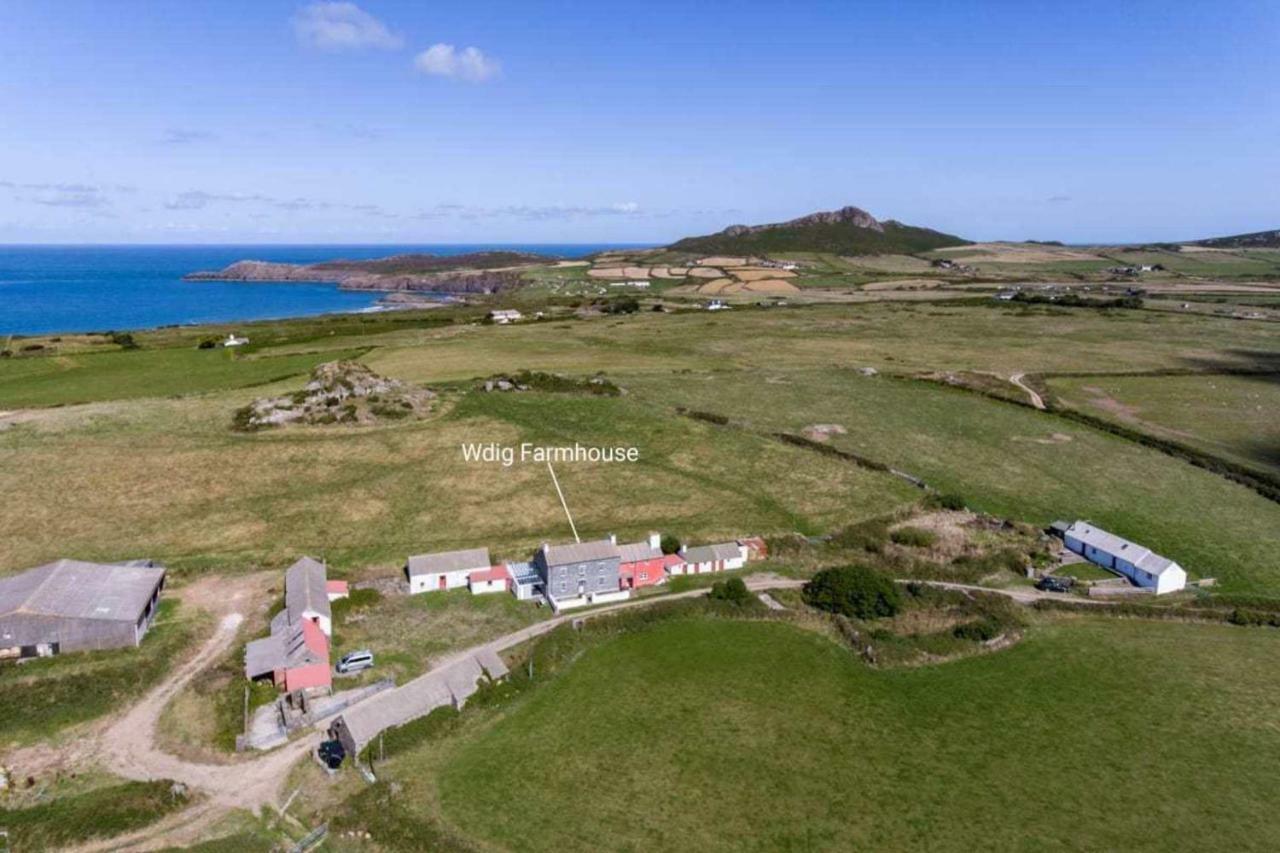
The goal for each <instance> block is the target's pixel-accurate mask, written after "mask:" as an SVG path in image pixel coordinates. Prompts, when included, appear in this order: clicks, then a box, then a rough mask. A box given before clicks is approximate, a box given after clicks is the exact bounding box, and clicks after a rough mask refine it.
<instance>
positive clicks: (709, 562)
mask: <svg viewBox="0 0 1280 853" xmlns="http://www.w3.org/2000/svg"><path fill="white" fill-rule="evenodd" d="M680 556H682V557H684V564H683V565H681V566H678V567H677V570H675V571H673V572H672V574H686V575H702V574H707V573H708V572H723V571H729V570H732V569H740V568H742V567H743V566H745V565H746V564H747V547H746V546H745V545H740V544H739V543H737V542H721V543H718V544H716V545H697V546H695V547H693V548H686V549H684V550H683V551H681V552H680Z"/></svg>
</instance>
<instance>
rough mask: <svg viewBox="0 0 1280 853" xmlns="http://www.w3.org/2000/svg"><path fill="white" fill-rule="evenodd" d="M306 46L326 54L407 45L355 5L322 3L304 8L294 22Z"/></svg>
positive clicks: (390, 48) (295, 28) (385, 26)
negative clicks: (323, 51)
mask: <svg viewBox="0 0 1280 853" xmlns="http://www.w3.org/2000/svg"><path fill="white" fill-rule="evenodd" d="M293 31H294V33H296V34H297V36H298V40H299V41H301V42H302V43H303V44H309V45H311V46H312V47H318V48H321V49H323V50H363V49H364V48H369V47H372V48H378V49H380V50H396V49H397V48H399V47H400V46H401V45H403V44H404V40H403V39H401V38H400V36H398V35H396V34H395V33H393V32H391V30H389V29H387V25H386V24H384V23H382V21H379V20H378V19H377V18H375V17H374V16H373V15H370V14H369V13H368V12H366V11H365V10H364V9H361V8H360V7H359V6H357V5H356V4H355V3H345V2H322V3H312V4H311V5H309V6H305V7H303V8H302V9H301V10H300V11H299V12H298V14H297V15H295V16H294V18H293Z"/></svg>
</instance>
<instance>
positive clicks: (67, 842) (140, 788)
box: [0, 779, 188, 853]
mask: <svg viewBox="0 0 1280 853" xmlns="http://www.w3.org/2000/svg"><path fill="white" fill-rule="evenodd" d="M171 784H172V783H171V782H168V781H165V780H163V779H159V780H155V781H151V782H120V783H119V784H114V785H104V786H102V787H99V788H94V789H91V790H88V791H85V792H83V793H79V794H74V795H71V796H66V797H59V798H57V799H54V800H51V801H48V802H45V803H41V804H39V805H32V806H27V807H24V808H18V809H4V808H0V829H7V830H8V833H9V834H8V837H7V839H4V840H6V841H7V842H8V845H9V846H8V849H10V850H13V851H14V853H21V851H25V850H61V849H67V848H69V847H72V846H74V845H76V844H79V843H83V842H86V841H89V840H91V839H95V838H110V837H112V836H116V835H121V834H123V833H126V832H132V831H134V830H137V829H141V828H142V827H144V826H149V825H150V824H152V823H155V822H156V821H158V820H160V819H161V818H162V817H164V816H165V815H166V814H168V813H170V812H173V811H177V810H179V809H182V808H184V807H185V806H186V805H187V802H188V800H187V797H186V795H185V794H184V795H175V794H173V793H172V792H171V791H170V785H171Z"/></svg>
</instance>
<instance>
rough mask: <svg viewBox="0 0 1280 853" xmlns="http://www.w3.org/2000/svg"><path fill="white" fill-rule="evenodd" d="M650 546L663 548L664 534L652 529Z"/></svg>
mask: <svg viewBox="0 0 1280 853" xmlns="http://www.w3.org/2000/svg"><path fill="white" fill-rule="evenodd" d="M649 547H650V548H655V549H657V548H661V547H662V534H661V533H655V532H653V531H650V533H649Z"/></svg>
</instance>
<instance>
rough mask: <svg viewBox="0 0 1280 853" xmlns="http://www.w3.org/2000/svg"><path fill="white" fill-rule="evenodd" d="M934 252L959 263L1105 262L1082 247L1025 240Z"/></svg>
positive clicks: (975, 244)
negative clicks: (1034, 243) (1033, 243)
mask: <svg viewBox="0 0 1280 853" xmlns="http://www.w3.org/2000/svg"><path fill="white" fill-rule="evenodd" d="M935 254H938V255H944V256H947V257H954V258H955V259H956V260H958V261H961V262H972V261H999V262H1000V263H1004V264H1051V263H1055V262H1059V261H1105V260H1107V259H1106V258H1105V257H1103V256H1102V255H1099V254H1096V253H1094V252H1090V251H1087V250H1085V249H1070V248H1067V247H1064V246H1039V245H1030V244H1025V243H974V244H973V245H971V246H955V247H952V248H948V249H938V250H937V251H936V252H935Z"/></svg>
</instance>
